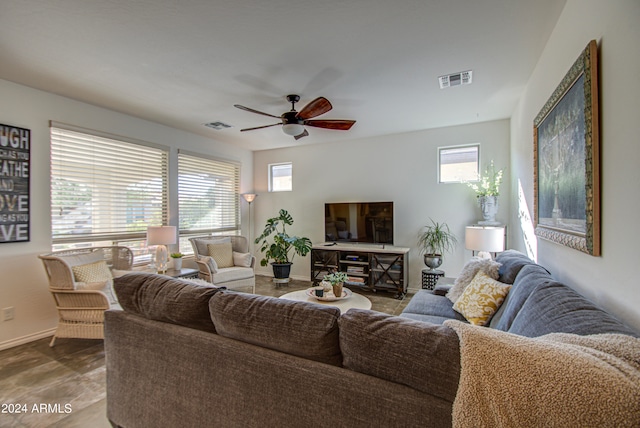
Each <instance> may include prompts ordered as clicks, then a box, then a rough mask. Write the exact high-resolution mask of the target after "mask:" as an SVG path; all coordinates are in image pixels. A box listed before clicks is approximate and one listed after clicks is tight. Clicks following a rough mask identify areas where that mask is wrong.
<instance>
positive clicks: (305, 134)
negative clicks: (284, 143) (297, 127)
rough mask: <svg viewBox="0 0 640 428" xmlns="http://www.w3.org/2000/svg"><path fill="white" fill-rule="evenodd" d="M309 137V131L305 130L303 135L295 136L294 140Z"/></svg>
mask: <svg viewBox="0 0 640 428" xmlns="http://www.w3.org/2000/svg"><path fill="white" fill-rule="evenodd" d="M307 135H309V133H308V132H307V130H306V129H305V130H304V131H303V132H302V133H300V134H298V135H294V137H293V138H295V139H296V140H299V139H300V138H302V137H306V136H307Z"/></svg>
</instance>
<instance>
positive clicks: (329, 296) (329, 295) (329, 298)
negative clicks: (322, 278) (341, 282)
mask: <svg viewBox="0 0 640 428" xmlns="http://www.w3.org/2000/svg"><path fill="white" fill-rule="evenodd" d="M316 289H317V287H313V288H307V296H311V297H313V298H314V299H316V300H319V301H321V302H335V301H336V300H344V299H348V298H349V297H350V296H351V295H352V294H353V292H352V291H351V290H349V289H348V288H346V287H343V288H342V296H340V297H336V296H334V294H333V292H331V291H329V292H324V293H323V295H322V296H317V295H316ZM320 289H321V287H320Z"/></svg>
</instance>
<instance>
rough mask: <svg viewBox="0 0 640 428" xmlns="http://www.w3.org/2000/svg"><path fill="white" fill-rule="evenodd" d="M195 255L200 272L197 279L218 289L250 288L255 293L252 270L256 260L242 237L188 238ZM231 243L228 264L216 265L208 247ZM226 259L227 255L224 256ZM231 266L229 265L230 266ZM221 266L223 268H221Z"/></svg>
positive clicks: (247, 242)
mask: <svg viewBox="0 0 640 428" xmlns="http://www.w3.org/2000/svg"><path fill="white" fill-rule="evenodd" d="M189 241H190V242H191V246H192V247H193V252H194V254H195V259H196V263H197V264H198V269H199V271H200V273H199V277H200V278H201V279H204V280H205V281H208V282H210V283H212V284H214V285H216V286H219V287H222V286H224V287H227V288H229V289H238V288H240V287H251V289H252V292H253V293H255V291H256V278H255V272H254V268H255V265H256V258H255V257H254V256H253V255H252V254H250V253H249V241H248V240H247V238H245V237H244V236H237V235H231V236H212V235H208V236H197V237H194V238H190V239H189ZM229 242H230V243H231V248H232V251H233V253H232V258H231V259H229V263H225V264H224V265H223V264H222V263H220V264H219V263H218V262H216V260H215V257H213V256H212V255H211V254H210V251H209V245H210V244H212V245H216V244H225V243H229ZM226 256H227V257H228V254H226ZM230 264H231V265H230ZM220 265H223V266H225V267H221V266H220Z"/></svg>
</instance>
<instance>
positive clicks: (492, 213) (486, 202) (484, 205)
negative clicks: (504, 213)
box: [478, 196, 499, 225]
mask: <svg viewBox="0 0 640 428" xmlns="http://www.w3.org/2000/svg"><path fill="white" fill-rule="evenodd" d="M478 204H479V205H480V210H481V211H482V218H483V220H482V221H479V222H478V224H484V225H495V224H499V222H497V221H496V214H497V213H498V197H497V196H479V197H478Z"/></svg>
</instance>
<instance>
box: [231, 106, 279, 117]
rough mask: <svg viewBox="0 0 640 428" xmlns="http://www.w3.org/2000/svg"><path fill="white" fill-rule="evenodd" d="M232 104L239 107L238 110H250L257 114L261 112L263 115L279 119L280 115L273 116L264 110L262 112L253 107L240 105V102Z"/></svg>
mask: <svg viewBox="0 0 640 428" xmlns="http://www.w3.org/2000/svg"><path fill="white" fill-rule="evenodd" d="M233 106H234V107H236V108H239V109H240V110H246V111H250V112H251V113H257V114H261V115H263V116H269V117H275V118H276V119H280V116H274V115H272V114H269V113H265V112H262V111H258V110H254V109H252V108H249V107H245V106H241V105H240V104H234V105H233Z"/></svg>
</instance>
